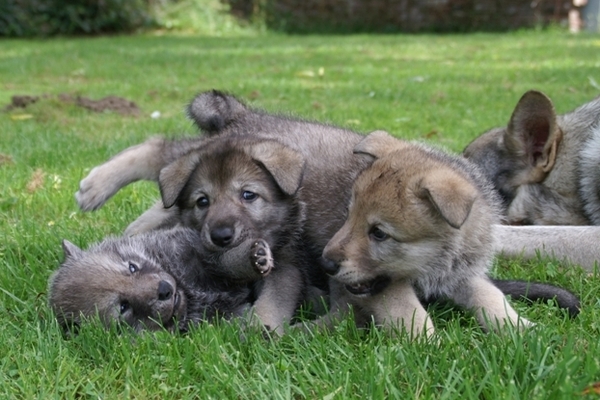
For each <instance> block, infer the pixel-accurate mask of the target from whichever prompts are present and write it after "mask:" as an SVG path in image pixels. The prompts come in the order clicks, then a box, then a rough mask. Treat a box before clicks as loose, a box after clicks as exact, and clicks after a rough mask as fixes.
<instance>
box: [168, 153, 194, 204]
mask: <svg viewBox="0 0 600 400" xmlns="http://www.w3.org/2000/svg"><path fill="white" fill-rule="evenodd" d="M199 162H200V154H199V153H198V152H192V153H189V154H186V155H184V156H183V157H179V158H178V159H177V160H175V161H173V162H172V163H171V164H169V165H167V166H166V167H165V168H163V169H162V170H161V171H160V174H159V176H158V187H159V188H160V195H161V197H162V201H163V205H164V206H165V208H170V207H172V206H173V204H175V201H177V197H179V194H180V193H181V191H182V190H183V187H184V186H185V184H186V183H187V181H188V180H189V179H190V175H192V172H194V170H195V169H196V167H197V166H198V163H199Z"/></svg>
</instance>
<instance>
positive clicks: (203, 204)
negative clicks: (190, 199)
mask: <svg viewBox="0 0 600 400" xmlns="http://www.w3.org/2000/svg"><path fill="white" fill-rule="evenodd" d="M209 204H210V201H208V197H206V196H202V197H199V198H198V200H196V205H197V206H198V207H200V208H204V207H208V205H209Z"/></svg>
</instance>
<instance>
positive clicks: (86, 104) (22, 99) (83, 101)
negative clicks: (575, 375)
mask: <svg viewBox="0 0 600 400" xmlns="http://www.w3.org/2000/svg"><path fill="white" fill-rule="evenodd" d="M50 98H57V99H58V100H60V101H62V102H65V103H71V104H75V105H77V106H79V107H83V108H86V109H88V110H90V111H93V112H105V111H112V112H116V113H119V114H121V115H131V116H138V115H140V113H141V110H140V108H139V107H138V106H137V104H135V102H133V101H131V100H127V99H125V98H123V97H119V96H106V97H103V98H101V99H99V100H92V99H90V98H88V97H83V96H75V95H71V94H59V95H58V96H51V95H48V94H43V95H40V96H29V95H15V96H12V98H11V102H10V104H9V105H7V106H6V107H4V110H5V111H11V110H14V109H17V108H22V109H25V108H27V107H28V106H29V105H31V104H34V103H37V102H38V101H43V100H45V99H50Z"/></svg>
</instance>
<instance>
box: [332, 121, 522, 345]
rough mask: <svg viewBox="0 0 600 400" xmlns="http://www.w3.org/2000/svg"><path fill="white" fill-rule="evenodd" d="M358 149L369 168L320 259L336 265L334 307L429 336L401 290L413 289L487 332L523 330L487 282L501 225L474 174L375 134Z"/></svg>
mask: <svg viewBox="0 0 600 400" xmlns="http://www.w3.org/2000/svg"><path fill="white" fill-rule="evenodd" d="M356 151H357V152H359V153H363V154H367V155H369V156H372V157H374V158H375V161H374V163H373V164H372V165H371V166H370V167H369V168H367V169H366V170H365V171H364V172H363V173H362V174H361V175H359V177H358V178H357V180H356V182H355V183H354V186H353V190H352V200H351V203H350V209H349V214H348V219H347V220H346V222H345V224H344V225H343V226H342V228H341V229H340V230H339V231H338V232H337V233H336V234H335V235H334V237H333V238H332V239H331V240H330V242H329V243H328V244H327V246H326V247H325V250H324V252H323V256H324V257H325V258H326V259H328V260H330V261H331V262H334V263H335V264H336V265H337V267H338V269H337V270H336V271H335V274H333V275H332V278H333V279H334V280H335V282H336V283H337V284H339V285H342V286H345V287H346V289H347V290H346V291H345V294H344V295H343V296H342V297H343V301H341V302H338V304H343V302H347V303H349V304H351V305H353V306H354V309H355V310H358V312H362V313H368V314H370V315H371V317H372V318H373V319H374V320H375V322H376V323H378V324H383V325H389V324H391V325H396V326H401V327H403V328H404V329H406V330H407V331H408V332H411V333H412V334H420V333H423V332H425V333H426V334H431V333H432V332H433V327H432V324H431V321H430V319H429V317H428V316H427V314H426V312H425V310H424V308H423V306H421V304H420V303H418V301H415V300H416V299H417V296H416V294H415V293H414V292H412V291H411V290H409V289H408V288H409V287H410V288H412V287H413V286H414V288H416V289H417V291H418V292H419V294H420V295H421V296H422V297H425V298H429V297H432V296H433V297H447V298H450V299H452V300H454V301H455V302H456V303H457V304H459V305H462V306H464V307H467V308H469V309H472V310H474V311H475V313H476V315H477V317H478V320H479V322H480V323H481V324H482V325H483V326H484V327H487V328H488V329H497V328H501V327H503V326H504V325H505V324H507V323H509V324H513V325H518V324H522V325H525V326H527V325H530V322H529V321H527V320H525V319H519V317H518V315H517V314H516V312H515V311H514V310H513V309H512V308H511V306H510V305H509V304H508V303H507V302H506V300H505V299H504V296H503V294H502V292H501V291H500V290H499V289H497V288H496V287H495V286H494V285H493V283H492V282H490V281H489V279H488V278H487V276H486V273H487V271H488V269H489V266H490V262H491V259H492V257H493V247H494V236H493V234H492V232H491V226H492V224H494V223H497V222H498V220H499V219H498V215H497V209H496V205H495V198H494V196H493V194H492V193H491V191H490V189H489V187H487V186H486V182H485V181H484V180H482V179H481V177H480V176H479V175H477V171H476V170H474V169H470V166H469V164H468V163H465V162H462V161H460V160H458V159H456V158H452V157H451V156H448V155H446V154H443V153H441V152H437V151H434V150H431V149H428V148H426V147H424V146H422V145H416V144H411V143H408V142H404V141H400V140H396V139H393V138H392V137H391V136H389V135H386V134H384V133H381V132H377V133H375V134H372V135H370V136H368V137H366V138H365V139H364V140H363V142H362V143H360V144H359V145H358V146H357V147H356ZM480 179H481V181H480ZM381 279H387V280H388V281H389V284H388V285H387V286H385V287H384V288H383V289H381V291H380V292H377V293H374V294H373V293H370V292H367V293H362V290H363V289H364V288H365V287H367V288H368V287H369V286H370V285H375V284H374V283H373V282H377V281H378V280H381ZM373 287H375V286H373ZM341 292H342V293H344V291H343V290H341ZM334 312H336V310H335V307H334ZM355 312H356V311H355ZM328 318H330V317H328ZM361 318H362V319H364V318H365V317H364V316H362V317H361V316H359V320H360V319H361ZM367 319H368V318H367Z"/></svg>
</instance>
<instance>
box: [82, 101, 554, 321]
mask: <svg viewBox="0 0 600 400" xmlns="http://www.w3.org/2000/svg"><path fill="white" fill-rule="evenodd" d="M188 112H189V115H190V117H191V118H192V119H193V120H194V121H195V122H196V124H197V125H198V127H200V128H201V129H202V131H204V132H205V135H204V136H202V137H200V138H197V139H188V140H181V141H166V140H163V139H150V140H148V141H146V142H145V143H142V144H140V145H138V146H134V147H131V148H129V149H126V150H124V151H123V152H122V153H120V154H118V155H116V156H115V157H113V158H112V159H110V160H109V161H107V162H106V163H104V164H102V165H100V166H98V167H96V168H94V169H93V170H92V171H91V172H90V174H89V175H88V176H87V177H86V178H85V179H83V180H82V181H81V183H80V189H79V191H78V192H77V194H76V198H77V201H78V203H79V205H80V207H81V208H82V209H83V210H93V209H96V208H98V207H100V206H102V204H103V203H104V202H105V201H106V200H107V199H108V198H110V197H111V196H112V195H113V194H114V193H115V192H116V191H118V190H119V189H120V188H121V187H123V186H125V185H126V184H128V183H130V182H133V181H136V180H140V179H147V180H154V181H157V182H159V186H160V189H161V195H162V199H163V201H162V203H159V204H156V205H155V206H154V207H152V208H151V209H150V210H148V211H147V212H146V213H144V214H143V215H142V216H140V217H139V218H138V219H137V220H136V221H134V222H133V223H132V224H131V225H130V226H129V227H128V228H127V231H126V232H127V233H129V234H135V233H137V232H144V231H147V230H150V229H154V228H156V227H159V226H163V225H171V224H177V223H184V224H186V225H188V226H192V227H195V228H196V229H200V230H203V229H206V224H205V223H204V222H202V221H205V220H203V218H204V217H203V216H204V215H207V213H215V214H216V215H221V216H222V217H223V218H226V217H227V218H228V216H229V215H230V213H233V214H231V216H232V217H233V218H228V219H229V220H231V221H235V220H237V219H238V218H242V216H241V214H239V213H242V214H243V213H251V211H250V209H248V210H246V209H247V208H248V207H250V204H252V203H249V202H248V201H247V200H252V199H250V198H249V199H244V196H245V195H244V193H245V192H246V191H248V192H252V193H254V194H257V196H256V199H261V200H260V202H261V203H260V204H264V205H263V206H261V207H262V209H263V210H265V211H264V212H265V213H267V214H268V213H269V210H270V209H271V208H272V207H274V206H273V205H272V204H271V202H270V201H267V200H266V199H264V198H262V197H261V194H260V193H258V191H257V190H255V189H252V188H245V187H244V186H243V185H242V184H239V183H238V184H235V182H244V180H243V179H238V178H237V177H239V176H245V174H246V172H243V169H242V168H238V167H230V166H227V165H224V164H223V165H222V164H219V158H218V157H213V158H210V157H211V154H212V153H213V152H214V153H215V154H219V153H220V152H225V151H230V150H228V149H230V148H233V149H240V147H243V146H246V144H245V143H247V144H249V143H250V142H252V143H254V142H256V143H265V144H270V146H275V144H274V143H278V144H279V145H280V146H282V148H281V149H280V150H281V151H276V152H272V153H270V154H272V158H274V159H276V158H277V156H278V154H280V153H281V154H283V155H285V154H288V156H285V158H286V159H287V161H282V162H278V161H277V162H275V163H274V164H272V165H277V166H278V168H269V167H268V165H269V162H271V161H269V160H270V158H271V157H265V158H264V160H262V161H261V160H258V159H256V157H255V156H253V155H252V152H250V153H247V155H246V156H244V157H245V159H246V160H247V164H243V163H241V162H240V163H239V165H240V166H241V165H248V166H249V167H250V166H252V168H262V169H266V170H268V173H269V174H270V175H272V178H271V179H272V181H273V182H272V183H273V184H274V185H275V186H278V191H276V192H277V193H279V194H280V196H283V198H286V197H285V196H292V197H293V199H294V200H295V202H296V203H297V204H298V205H299V206H300V207H303V209H304V212H303V213H302V215H303V217H302V218H300V219H298V220H296V221H297V223H296V224H292V226H294V227H298V226H299V227H300V228H301V229H300V230H299V231H298V233H299V236H298V237H296V240H293V241H292V242H294V243H295V244H294V245H290V246H288V247H286V250H285V251H278V250H277V247H278V246H276V245H275V244H273V243H271V242H269V246H270V247H271V250H272V252H273V256H274V259H275V267H274V270H273V272H272V273H271V274H270V276H276V273H275V272H276V271H277V269H278V266H277V263H278V262H279V261H278V260H281V262H288V261H287V260H294V261H292V263H297V262H300V261H303V262H305V264H306V265H307V267H308V271H309V272H310V273H312V274H313V275H314V276H311V277H309V278H308V279H309V282H311V283H313V284H314V285H315V286H317V287H319V288H322V287H323V286H322V283H321V282H320V279H322V275H320V274H319V273H318V271H317V270H318V268H316V267H315V266H316V265H318V264H320V259H321V255H322V252H323V249H324V248H325V245H326V244H327V242H328V241H329V240H330V239H331V238H332V237H333V235H334V233H335V232H336V231H338V230H339V229H340V228H341V226H342V225H343V223H344V221H345V219H346V216H347V205H348V203H349V201H350V195H351V187H352V183H353V182H354V180H355V178H356V176H357V175H358V174H359V173H360V172H361V171H362V170H364V169H365V168H366V167H368V166H369V165H370V163H371V162H372V159H369V158H368V157H357V156H355V155H353V153H352V152H353V149H354V147H355V146H356V145H357V144H358V143H359V142H360V141H361V140H362V139H363V138H364V136H362V135H359V134H357V133H355V132H352V131H349V130H345V129H341V128H337V127H334V126H330V125H326V124H320V123H316V122H308V121H303V120H298V119H293V118H287V117H282V116H277V115H271V114H268V113H264V112H262V111H258V110H253V109H251V108H249V107H247V106H245V105H244V104H243V103H242V102H240V101H239V100H237V99H236V98H235V97H233V96H230V95H227V94H224V93H221V92H218V91H209V92H205V93H201V94H200V95H198V96H197V97H196V98H195V99H194V100H193V101H192V103H191V104H190V106H189V109H188ZM284 148H285V149H287V151H284ZM297 155H299V156H300V159H298V158H297V157H296V156H297ZM206 160H210V162H208V161H206ZM221 169H223V170H224V171H227V176H230V178H227V179H228V182H232V183H226V184H221V183H219V182H221V180H222V179H223V178H222V177H221V176H222V175H223V174H222V173H221V172H220V171H221ZM231 171H236V172H235V173H230V172H231ZM275 173H277V174H279V175H278V178H277V176H276V175H275ZM278 181H281V182H283V183H281V184H280V183H278ZM284 181H285V182H284ZM223 182H225V181H223ZM250 182H254V181H253V180H250ZM261 185H264V184H261ZM213 187H218V188H221V189H227V190H228V191H229V192H230V193H232V194H235V195H236V196H237V197H232V200H230V201H227V202H222V201H221V200H219V198H220V197H219V196H216V194H215V193H216V192H215V193H211V192H210V191H211V190H213V189H212V188H213ZM268 192H269V191H267V193H268ZM269 196H271V197H273V198H278V197H277V196H272V195H269ZM250 197H251V198H254V196H253V195H250ZM233 199H235V200H233ZM291 200H292V199H290V201H291ZM286 201H287V200H286ZM290 204H293V201H291V203H290ZM287 207H288V206H283V207H282V208H276V210H282V209H286V208H287ZM235 210H238V211H235ZM234 211H235V212H234ZM236 212H237V214H236ZM273 213H274V214H278V213H279V211H275V210H274V211H273ZM243 218H246V217H243ZM252 218H253V217H252ZM287 220H288V221H289V220H290V219H289V218H287ZM282 226H283V225H282V224H278V225H277V226H276V227H274V228H268V229H273V231H272V232H278V231H279V229H281V227H282ZM260 229H265V228H264V227H261V228H260ZM499 229H502V228H499ZM210 231H211V229H209V230H207V231H206V232H208V233H210ZM293 231H295V228H294V229H293ZM231 232H235V229H233V228H232V229H231ZM257 234H259V236H260V237H267V236H269V234H268V232H258V233H257ZM277 235H279V233H277ZM277 235H273V237H277ZM210 236H211V235H210V234H204V235H203V237H204V238H205V239H204V240H205V241H204V242H203V243H204V244H205V245H206V246H208V248H209V249H210V248H211V246H212V248H216V247H218V245H217V246H215V245H214V244H213V245H211V244H210V243H209V240H212V239H211V238H210ZM225 236H229V235H225ZM233 236H236V234H235V233H233ZM282 237H284V238H290V239H291V238H293V237H295V236H294V235H289V234H286V235H283V236H282ZM234 242H235V240H233V241H232V242H231V244H228V245H227V246H226V247H227V249H228V251H232V252H236V253H239V254H243V253H244V252H243V251H237V250H236V249H237V247H236V245H235V244H234ZM236 243H237V242H236ZM237 257H239V256H236V257H233V259H236V258H237ZM285 269H286V270H288V271H293V269H292V268H285ZM300 270H301V271H302V270H304V268H300ZM282 276H283V275H282ZM267 278H268V277H267ZM266 281H268V279H265V286H266ZM300 281H301V279H300V278H299V277H298V276H296V277H291V278H290V277H289V276H287V277H286V278H285V279H283V278H282V279H281V280H279V281H278V283H277V284H274V285H272V286H271V287H272V289H269V291H267V292H265V296H264V299H265V300H266V301H265V303H264V304H265V307H264V308H262V309H263V310H264V311H263V312H262V313H259V316H260V317H261V320H262V321H263V323H265V324H267V325H269V326H270V327H271V328H275V327H279V326H280V324H282V323H285V322H287V321H289V318H290V315H291V311H292V310H291V305H292V304H293V303H295V302H296V299H295V298H290V295H289V294H290V293H293V294H294V295H296V294H297V293H298V291H297V290H293V291H291V289H290V288H293V287H294V286H295V285H297V284H298V282H300ZM273 282H274V283H275V281H273ZM315 282H316V283H315ZM506 290H507V293H508V292H510V289H506ZM551 292H552V291H551V290H550V291H549V292H548V293H546V294H547V295H548V297H552V296H553V294H552V293H551ZM510 294H514V295H517V296H518V295H526V294H527V292H526V291H525V290H522V288H521V289H518V290H517V289H514V290H513V291H512V292H510ZM332 296H334V297H335V296H337V294H335V293H332ZM260 297H261V296H259V299H257V303H259V301H258V300H260ZM292 300H293V301H292ZM260 314H262V315H260Z"/></svg>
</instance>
